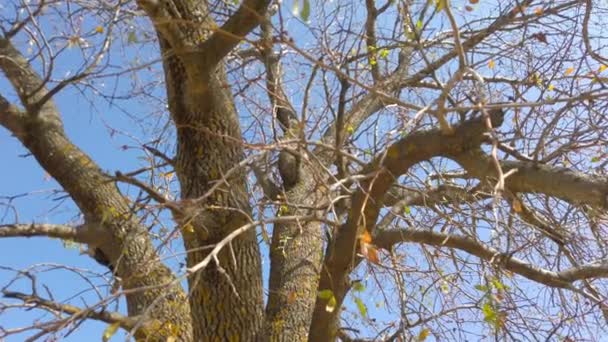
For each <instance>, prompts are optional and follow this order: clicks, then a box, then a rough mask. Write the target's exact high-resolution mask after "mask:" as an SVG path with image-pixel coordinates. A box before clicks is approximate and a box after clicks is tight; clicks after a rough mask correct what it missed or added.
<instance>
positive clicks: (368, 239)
mask: <svg viewBox="0 0 608 342" xmlns="http://www.w3.org/2000/svg"><path fill="white" fill-rule="evenodd" d="M359 239H361V242H364V243H371V242H372V235H371V234H370V233H369V232H368V231H367V229H365V230H364V231H363V234H361V236H359Z"/></svg>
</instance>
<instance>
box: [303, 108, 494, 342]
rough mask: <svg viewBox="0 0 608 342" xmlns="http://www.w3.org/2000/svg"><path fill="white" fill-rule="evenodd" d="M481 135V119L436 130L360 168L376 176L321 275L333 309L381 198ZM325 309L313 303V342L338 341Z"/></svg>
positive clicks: (334, 316)
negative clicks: (423, 165)
mask: <svg viewBox="0 0 608 342" xmlns="http://www.w3.org/2000/svg"><path fill="white" fill-rule="evenodd" d="M502 115H503V114H502V112H500V111H497V112H495V113H493V114H492V122H493V123H492V124H493V127H497V126H500V124H502V120H503V116H502ZM485 132H486V124H485V121H484V120H483V118H481V117H480V118H476V119H472V120H469V121H467V122H465V123H463V124H461V125H459V126H457V127H455V129H454V133H453V134H451V135H444V134H442V133H441V131H440V130H436V129H435V130H430V131H427V132H421V133H415V134H413V135H411V136H408V137H406V138H403V139H401V140H399V141H398V142H396V143H395V144H393V145H391V146H390V147H389V148H388V149H387V151H386V154H384V155H382V156H380V157H378V158H377V159H376V160H374V161H373V162H371V163H370V164H369V165H368V166H367V167H366V168H364V171H363V172H362V173H363V174H367V173H370V172H375V175H374V177H373V178H372V179H369V180H365V181H363V182H362V184H361V187H360V190H359V191H357V192H356V193H355V194H354V196H353V200H352V205H351V208H350V212H349V216H348V219H347V221H346V223H345V224H344V225H343V226H342V227H340V228H339V229H338V232H337V234H336V237H335V240H334V241H332V242H331V243H330V244H329V245H328V247H327V250H326V256H325V261H324V270H323V271H322V272H321V280H320V282H319V289H320V290H326V289H329V290H332V292H333V294H334V296H335V298H336V302H337V305H336V307H338V308H339V307H341V306H342V301H343V300H344V297H345V296H346V294H347V292H348V290H349V287H350V283H349V279H348V275H349V273H350V271H351V270H352V269H353V267H354V266H355V265H356V264H357V263H358V258H357V257H356V247H357V246H358V241H357V239H358V237H359V236H360V235H361V234H362V233H363V231H364V230H367V231H368V232H370V233H372V234H373V229H374V226H375V224H376V220H377V218H378V214H379V212H380V209H381V208H382V207H383V200H384V196H385V194H386V193H387V192H388V190H389V189H390V187H391V186H392V185H393V183H394V181H395V180H396V179H397V178H398V177H399V176H400V175H402V174H404V173H405V172H407V170H408V169H409V168H410V167H412V166H413V165H415V164H416V163H419V162H421V161H423V160H428V159H430V158H432V157H436V156H448V155H451V154H457V153H461V152H462V151H467V150H469V149H472V148H476V147H477V146H479V145H480V144H481V143H482V142H483V140H484V133H485ZM325 305H326V302H325V301H324V300H317V304H316V306H315V312H314V315H313V322H312V325H311V330H310V338H311V340H313V341H329V340H331V339H333V338H334V337H335V336H336V333H337V328H338V320H339V316H340V315H339V313H336V312H335V311H334V312H327V310H325ZM337 311H339V310H337ZM312 327H314V329H312Z"/></svg>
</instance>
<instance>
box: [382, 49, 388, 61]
mask: <svg viewBox="0 0 608 342" xmlns="http://www.w3.org/2000/svg"><path fill="white" fill-rule="evenodd" d="M388 54H389V51H388V49H382V50H380V58H384V59H386V58H388Z"/></svg>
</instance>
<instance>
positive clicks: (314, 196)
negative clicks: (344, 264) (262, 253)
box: [265, 168, 323, 341]
mask: <svg viewBox="0 0 608 342" xmlns="http://www.w3.org/2000/svg"><path fill="white" fill-rule="evenodd" d="M304 169H305V170H306V169H308V168H304ZM307 171H309V172H302V173H303V175H302V177H301V178H302V179H301V180H300V181H299V182H298V184H296V185H295V186H294V187H293V188H292V189H290V190H289V191H287V192H286V202H287V203H289V204H288V206H284V207H282V209H281V210H280V214H282V215H299V216H309V215H311V214H312V213H313V212H312V210H308V209H301V208H298V206H303V207H312V206H315V205H318V204H319V203H320V202H321V201H322V200H323V198H322V196H321V195H319V194H318V193H315V190H316V189H315V182H314V181H315V179H314V178H313V176H312V170H310V169H309V170H307ZM270 248H271V249H270V260H271V261H270V270H271V271H270V284H269V292H270V294H269V297H268V304H267V307H266V327H265V333H266V339H267V340H269V341H307V340H308V329H309V328H310V322H311V321H312V314H313V310H314V306H315V301H316V298H317V285H318V282H319V272H320V269H321V259H322V252H323V236H322V232H321V224H320V223H318V222H293V223H278V224H276V225H275V226H274V230H273V234H272V244H271V246H270Z"/></svg>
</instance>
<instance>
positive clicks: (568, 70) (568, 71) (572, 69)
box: [564, 67, 574, 76]
mask: <svg viewBox="0 0 608 342" xmlns="http://www.w3.org/2000/svg"><path fill="white" fill-rule="evenodd" d="M573 72H574V67H569V68H568V69H566V72H564V75H565V76H568V75H570V74H571V73H573Z"/></svg>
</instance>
